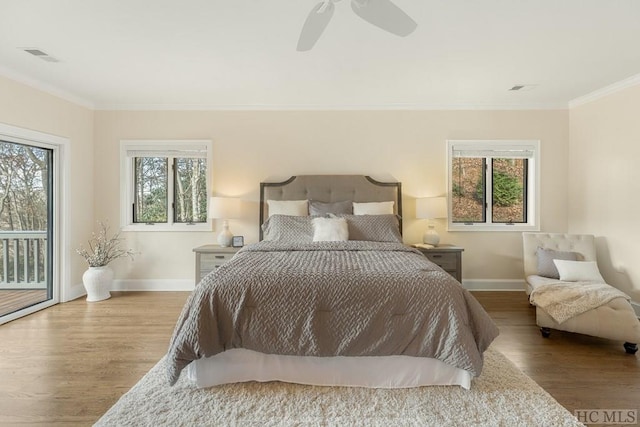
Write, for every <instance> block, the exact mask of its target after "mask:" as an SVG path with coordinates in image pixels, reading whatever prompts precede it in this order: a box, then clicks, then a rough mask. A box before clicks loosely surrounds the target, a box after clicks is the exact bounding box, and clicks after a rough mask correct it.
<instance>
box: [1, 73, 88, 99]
mask: <svg viewBox="0 0 640 427" xmlns="http://www.w3.org/2000/svg"><path fill="white" fill-rule="evenodd" d="M0 76H3V77H6V78H8V79H10V80H13V81H15V82H18V83H22V84H24V85H26V86H29V87H30V88H32V89H36V90H39V91H41V92H45V93H47V94H49V95H53V96H55V97H57V98H60V99H63V100H65V101H69V102H71V103H73V104H76V105H79V106H81V107H85V108H88V109H90V110H95V104H94V103H93V102H91V101H89V100H87V99H85V98H82V97H80V96H77V95H74V94H73V93H70V92H67V91H65V90H62V89H59V88H57V87H55V86H52V85H50V84H47V83H43V82H41V81H40V80H36V79H32V78H29V77H27V76H25V75H23V74H20V73H18V72H16V71H14V70H12V69H10V68H7V67H5V66H3V65H0Z"/></svg>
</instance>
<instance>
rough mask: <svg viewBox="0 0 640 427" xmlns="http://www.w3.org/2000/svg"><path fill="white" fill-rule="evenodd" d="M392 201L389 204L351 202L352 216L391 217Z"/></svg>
mask: <svg viewBox="0 0 640 427" xmlns="http://www.w3.org/2000/svg"><path fill="white" fill-rule="evenodd" d="M393 203H394V202H393V201H390V202H368V203H358V202H353V214H354V215H393Z"/></svg>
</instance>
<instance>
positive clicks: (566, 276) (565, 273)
mask: <svg viewBox="0 0 640 427" xmlns="http://www.w3.org/2000/svg"><path fill="white" fill-rule="evenodd" d="M553 263H554V264H555V265H556V268H557V269H558V272H559V273H560V280H562V281H564V282H598V283H605V281H604V279H603V278H602V275H601V274H600V270H598V264H597V263H596V262H595V261H566V260H561V259H554V260H553Z"/></svg>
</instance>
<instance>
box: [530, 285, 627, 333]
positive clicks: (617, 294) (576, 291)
mask: <svg viewBox="0 0 640 427" xmlns="http://www.w3.org/2000/svg"><path fill="white" fill-rule="evenodd" d="M615 298H625V299H626V300H628V301H629V300H631V298H630V297H629V296H628V295H627V294H625V293H624V292H622V291H620V290H618V289H616V288H614V287H613V286H610V285H607V284H606V283H593V282H555V283H549V284H545V285H540V286H537V287H535V288H534V289H533V291H532V292H531V295H530V296H529V301H530V302H531V304H533V305H535V306H538V307H540V308H541V309H543V310H544V311H545V312H546V313H547V314H549V316H551V318H552V319H553V320H555V321H556V322H558V323H559V324H560V323H562V322H564V321H566V320H569V319H571V318H572V317H575V316H577V315H579V314H582V313H585V312H587V311H589V310H591V309H594V308H597V307H600V306H602V305H605V304H607V303H608V302H609V301H611V300H613V299H615Z"/></svg>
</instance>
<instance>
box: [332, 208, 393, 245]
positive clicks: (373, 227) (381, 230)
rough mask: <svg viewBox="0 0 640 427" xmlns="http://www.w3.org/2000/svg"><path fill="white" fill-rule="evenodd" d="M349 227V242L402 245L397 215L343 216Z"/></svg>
mask: <svg viewBox="0 0 640 427" xmlns="http://www.w3.org/2000/svg"><path fill="white" fill-rule="evenodd" d="M341 217H343V218H345V219H346V220H347V224H348V225H349V240H366V241H369V242H397V243H402V235H401V234H400V221H398V217H397V216H396V215H341Z"/></svg>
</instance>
